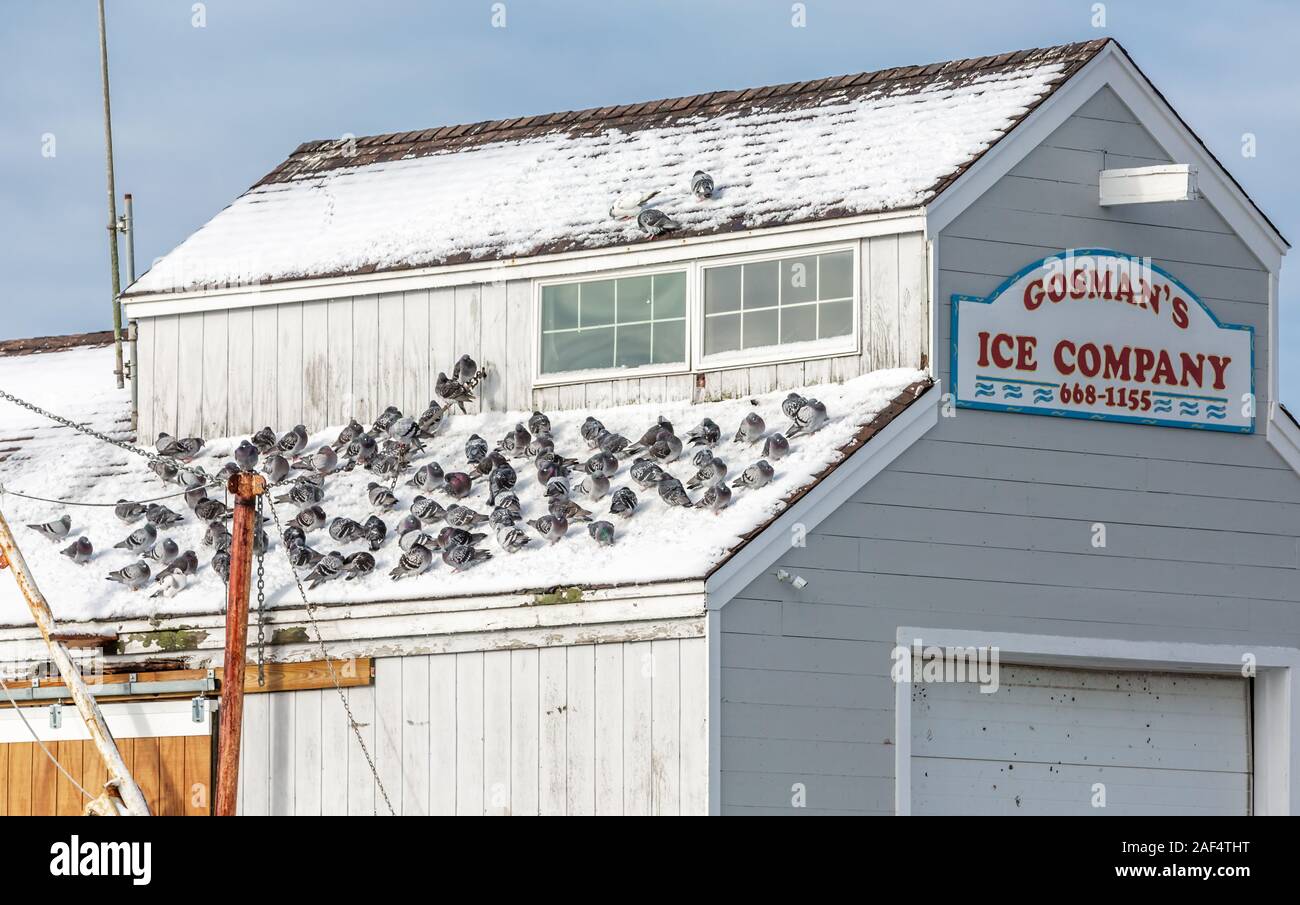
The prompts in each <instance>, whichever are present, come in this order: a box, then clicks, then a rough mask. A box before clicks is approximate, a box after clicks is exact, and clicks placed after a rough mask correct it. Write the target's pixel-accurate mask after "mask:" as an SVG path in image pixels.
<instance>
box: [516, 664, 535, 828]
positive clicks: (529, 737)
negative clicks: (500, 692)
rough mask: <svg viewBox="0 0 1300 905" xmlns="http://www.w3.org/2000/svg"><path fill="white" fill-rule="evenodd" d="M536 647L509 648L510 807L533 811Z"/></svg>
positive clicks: (526, 811)
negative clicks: (529, 648) (530, 648)
mask: <svg viewBox="0 0 1300 905" xmlns="http://www.w3.org/2000/svg"><path fill="white" fill-rule="evenodd" d="M538 694H539V689H538V674H537V651H536V650H535V649H534V650H512V651H511V652H510V810H511V813H512V814H514V815H516V816H522V815H527V814H531V815H535V814H537V813H538V810H537V807H538V805H537V792H538V788H537V777H538V717H539V715H540V699H539V697H538Z"/></svg>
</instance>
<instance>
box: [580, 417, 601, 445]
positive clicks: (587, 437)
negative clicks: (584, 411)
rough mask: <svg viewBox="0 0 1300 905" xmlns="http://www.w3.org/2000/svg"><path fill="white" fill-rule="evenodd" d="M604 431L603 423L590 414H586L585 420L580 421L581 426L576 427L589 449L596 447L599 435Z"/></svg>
mask: <svg viewBox="0 0 1300 905" xmlns="http://www.w3.org/2000/svg"><path fill="white" fill-rule="evenodd" d="M605 432H606V431H605V425H603V424H601V423H600V422H599V421H598V420H596V419H595V418H593V417H592V416H591V415H588V416H587V420H586V421H584V422H582V426H581V427H580V428H578V433H580V434H581V435H582V439H583V440H584V441H586V443H587V447H588V448H589V449H595V448H596V445H597V442H598V440H599V439H600V435H601V434H603V433H605Z"/></svg>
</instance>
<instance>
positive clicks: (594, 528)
mask: <svg viewBox="0 0 1300 905" xmlns="http://www.w3.org/2000/svg"><path fill="white" fill-rule="evenodd" d="M587 533H588V534H590V535H591V539H592V540H594V541H595V542H596V543H597V544H599V545H600V546H602V547H608V546H610V545H611V544H613V543H614V525H613V523H612V522H603V521H602V522H592V523H591V524H590V525H588V526H587Z"/></svg>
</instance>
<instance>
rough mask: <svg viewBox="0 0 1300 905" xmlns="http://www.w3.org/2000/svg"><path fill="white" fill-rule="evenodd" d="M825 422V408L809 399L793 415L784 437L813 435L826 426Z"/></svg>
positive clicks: (818, 402) (816, 401)
mask: <svg viewBox="0 0 1300 905" xmlns="http://www.w3.org/2000/svg"><path fill="white" fill-rule="evenodd" d="M826 420H827V418H826V406H825V405H823V404H822V403H821V402H820V401H818V400H816V399H809V400H807V401H806V402H804V404H803V407H802V408H800V409H799V411H798V412H796V413H795V415H794V418H793V419H792V420H791V422H790V427H789V428H787V429H786V432H785V435H786V436H787V437H797V436H798V435H799V434H815V433H817V431H819V430H821V429H822V428H823V427H825V426H826Z"/></svg>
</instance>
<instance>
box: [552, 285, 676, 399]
mask: <svg viewBox="0 0 1300 905" xmlns="http://www.w3.org/2000/svg"><path fill="white" fill-rule="evenodd" d="M694 269H695V262H694V261H680V262H676V263H672V264H664V265H663V266H662V267H629V268H624V269H622V270H609V271H603V272H598V273H585V274H581V275H571V276H564V277H556V278H554V279H546V280H534V281H533V301H532V305H533V324H534V325H535V327H534V330H533V333H534V336H533V386H534V387H535V388H541V387H553V386H568V385H572V384H575V383H591V382H596V381H602V380H624V379H630V378H641V377H667V376H673V375H678V374H689V373H691V361H692V359H693V357H694V356H693V353H692V349H691V343H692V341H693V338H694V337H693V335H692V334H693V332H694V331H693V329H692V327H693V323H692V319H693V315H692V307H691V292H692V284H693V283H694V274H693V271H694ZM668 273H682V274H685V277H686V313H685V319H684V326H685V332H686V336H685V342H686V344H685V355H684V359H685V360H684V361H682V362H680V363H672V364H645V365H637V366H635V367H628V368H590V369H588V370H584V371H556V372H554V373H551V374H544V373H542V342H543V335H544V334H543V332H542V290H543V289H544V288H545V287H547V286H568V285H572V284H575V283H598V282H603V281H605V280H618V279H626V278H628V277H649V276H656V275H660V274H668Z"/></svg>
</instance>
